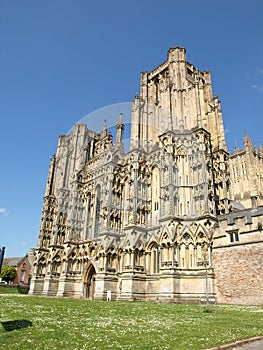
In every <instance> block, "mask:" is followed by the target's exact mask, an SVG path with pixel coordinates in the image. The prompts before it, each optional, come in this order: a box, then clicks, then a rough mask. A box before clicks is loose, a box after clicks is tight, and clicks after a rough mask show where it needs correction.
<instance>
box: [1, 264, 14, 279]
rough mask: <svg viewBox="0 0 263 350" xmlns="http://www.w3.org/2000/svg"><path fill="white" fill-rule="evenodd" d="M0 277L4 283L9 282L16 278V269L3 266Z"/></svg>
mask: <svg viewBox="0 0 263 350" xmlns="http://www.w3.org/2000/svg"><path fill="white" fill-rule="evenodd" d="M0 277H1V278H2V279H3V280H4V281H6V282H11V281H13V279H14V278H15V277H16V268H15V267H14V266H10V265H3V266H2V270H1V273H0Z"/></svg>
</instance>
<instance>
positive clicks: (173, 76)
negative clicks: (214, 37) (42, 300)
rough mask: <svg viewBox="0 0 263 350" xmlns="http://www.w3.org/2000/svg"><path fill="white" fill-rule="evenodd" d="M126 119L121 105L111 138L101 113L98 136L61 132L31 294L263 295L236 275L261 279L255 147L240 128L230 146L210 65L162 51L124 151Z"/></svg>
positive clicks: (178, 298) (192, 298)
mask: <svg viewBox="0 0 263 350" xmlns="http://www.w3.org/2000/svg"><path fill="white" fill-rule="evenodd" d="M120 112H121V111H120ZM124 127H125V125H124V123H123V121H122V115H121V114H120V116H119V120H118V123H117V125H116V139H115V140H114V141H113V136H112V135H111V134H110V133H109V132H108V130H107V126H106V121H105V123H104V125H103V126H102V130H101V133H96V132H94V131H92V130H89V129H88V128H87V125H85V124H77V125H75V126H74V128H73V130H72V131H71V133H70V134H68V135H65V136H60V138H59V142H58V147H57V152H56V155H55V156H53V157H52V159H51V162H50V168H49V173H48V180H47V186H46V192H45V196H44V204H43V210H42V218H41V226H40V231H39V239H38V245H37V248H36V260H35V268H34V276H33V279H32V283H31V288H30V293H31V294H42V295H53V296H69V297H76V298H89V299H97V300H106V299H107V298H108V299H109V298H110V299H113V300H145V301H148V300H153V301H157V300H158V301H164V302H199V300H200V298H202V297H203V296H204V295H205V296H206V298H216V297H217V298H218V300H219V301H220V302H241V303H253V304H258V303H262V297H261V296H260V293H257V292H256V291H254V292H253V293H251V294H249V293H248V291H246V284H247V283H244V281H245V280H249V283H250V284H249V285H250V286H251V288H252V287H256V288H259V287H260V286H262V280H263V278H262V277H263V276H262V268H261V270H260V263H261V267H262V256H263V251H262V243H263V239H262V234H261V226H260V225H261V222H263V220H262V219H263V212H262V213H261V209H262V208H261V207H260V205H261V204H262V175H261V172H260V170H261V168H262V162H263V158H262V149H260V150H259V152H258V151H257V150H256V149H255V148H252V146H251V140H250V139H249V137H248V136H246V137H245V145H244V150H242V151H238V150H236V151H235V152H234V153H233V154H230V153H229V151H228V148H227V145H226V142H225V136H224V126H223V119H222V110H221V106H220V101H219V99H218V97H217V96H214V95H213V93H212V84H211V77H210V73H209V72H207V71H205V72H201V71H200V70H198V69H196V68H195V67H194V66H193V65H192V64H190V63H188V62H187V60H186V52H185V49H183V48H178V47H177V48H172V49H170V50H169V52H168V57H167V60H166V61H165V62H164V63H163V64H161V65H159V66H158V67H157V68H156V69H154V70H153V71H151V72H143V73H142V74H141V85H140V96H138V95H136V96H135V98H134V100H133V102H132V120H131V141H130V150H129V152H127V153H125V152H124V147H123V131H124ZM240 172H241V173H242V175H241V173H240ZM244 220H248V221H249V220H250V221H249V223H247V224H244ZM244 225H245V226H244ZM244 227H245V228H244ZM237 237H242V240H241V239H240V240H239V241H236V239H237ZM249 256H251V259H250V258H248V257H249ZM230 262H231V267H230V266H228V264H229V263H230ZM235 266H236V267H235ZM235 268H237V269H239V274H235V276H233V281H234V283H235V285H236V287H235V288H236V289H235V288H234V285H232V284H229V283H230V281H231V280H232V279H230V278H229V274H231V276H232V273H233V271H234V270H235ZM242 281H243V282H242ZM242 288H243V289H244V290H243V289H242ZM237 293H238V296H237Z"/></svg>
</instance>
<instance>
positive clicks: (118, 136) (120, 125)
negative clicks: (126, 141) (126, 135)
mask: <svg viewBox="0 0 263 350" xmlns="http://www.w3.org/2000/svg"><path fill="white" fill-rule="evenodd" d="M123 131H124V124H123V120H122V113H120V116H119V120H118V123H117V125H116V143H121V142H122V140H123Z"/></svg>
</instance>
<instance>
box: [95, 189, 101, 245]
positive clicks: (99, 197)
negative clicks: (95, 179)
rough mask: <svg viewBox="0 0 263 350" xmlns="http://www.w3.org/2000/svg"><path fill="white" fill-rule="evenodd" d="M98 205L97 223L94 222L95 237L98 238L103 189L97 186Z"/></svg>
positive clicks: (96, 211)
mask: <svg viewBox="0 0 263 350" xmlns="http://www.w3.org/2000/svg"><path fill="white" fill-rule="evenodd" d="M96 192H97V195H96V204H95V221H94V231H93V237H94V238H95V237H98V234H99V229H100V199H101V187H100V185H98V186H97V191H96Z"/></svg>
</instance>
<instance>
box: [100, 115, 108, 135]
mask: <svg viewBox="0 0 263 350" xmlns="http://www.w3.org/2000/svg"><path fill="white" fill-rule="evenodd" d="M105 136H107V125H106V119H104V124H103V127H102V128H101V134H100V137H101V138H102V139H103V138H104V137H105Z"/></svg>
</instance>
